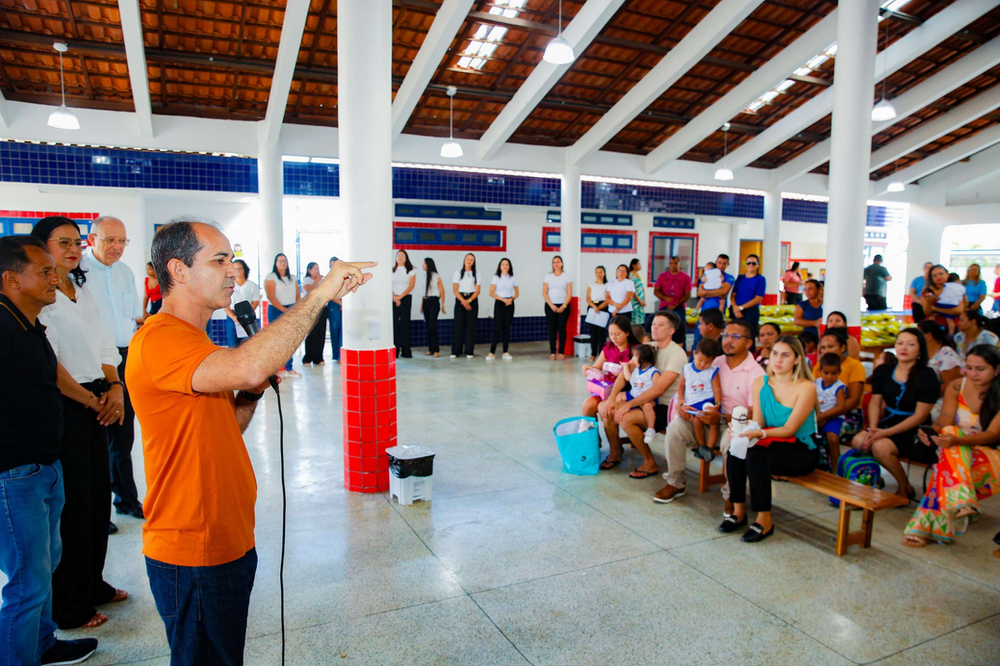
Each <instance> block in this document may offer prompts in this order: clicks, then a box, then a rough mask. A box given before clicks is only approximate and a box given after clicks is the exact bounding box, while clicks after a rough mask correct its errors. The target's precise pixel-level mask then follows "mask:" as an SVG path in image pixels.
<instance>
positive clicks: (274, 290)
mask: <svg viewBox="0 0 1000 666" xmlns="http://www.w3.org/2000/svg"><path fill="white" fill-rule="evenodd" d="M264 291H265V292H267V320H268V321H269V322H271V321H274V320H276V319H278V317H280V316H281V315H283V314H285V311H286V310H288V308H290V307H292V306H293V305H295V304H296V303H298V302H299V298H301V294H300V293H299V282H298V280H296V279H295V278H294V277H292V274H291V271H290V270H289V269H288V257H286V256H285V255H284V254H282V253H278V254H277V255H275V257H274V265H273V266H272V267H271V272H270V273H268V274H267V277H265V278H264ZM278 374H279V375H280V374H287V375H291V376H292V377H301V376H302V375H300V374H299V373H297V372H295V371H294V370H292V359H288V363H286V364H285V370H284V372H278Z"/></svg>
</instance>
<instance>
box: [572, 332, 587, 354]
mask: <svg viewBox="0 0 1000 666" xmlns="http://www.w3.org/2000/svg"><path fill="white" fill-rule="evenodd" d="M573 352H574V353H575V354H576V356H577V357H578V358H590V336H589V335H588V334H586V333H581V334H580V335H576V336H573Z"/></svg>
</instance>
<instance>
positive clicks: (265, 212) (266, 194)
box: [254, 141, 295, 284]
mask: <svg viewBox="0 0 1000 666" xmlns="http://www.w3.org/2000/svg"><path fill="white" fill-rule="evenodd" d="M257 191H258V193H259V196H260V255H259V259H258V261H259V262H260V265H259V266H257V267H256V268H255V271H256V272H255V273H254V274H255V275H258V276H264V275H267V273H269V272H270V271H271V264H272V262H273V261H274V255H276V254H278V253H279V252H284V253H285V254H286V255H287V254H290V255H291V256H290V258H289V260H290V261H291V260H293V259H294V258H295V256H294V255H295V253H294V252H287V251H285V248H284V239H283V238H282V235H283V221H282V212H281V202H282V197H283V196H284V193H285V178H284V172H283V166H282V163H281V142H280V141H279V142H277V143H275V144H269V143H268V142H266V141H260V142H259V144H258V147H257ZM261 284H264V283H263V282H261Z"/></svg>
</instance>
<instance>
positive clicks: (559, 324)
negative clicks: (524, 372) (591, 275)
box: [542, 255, 573, 361]
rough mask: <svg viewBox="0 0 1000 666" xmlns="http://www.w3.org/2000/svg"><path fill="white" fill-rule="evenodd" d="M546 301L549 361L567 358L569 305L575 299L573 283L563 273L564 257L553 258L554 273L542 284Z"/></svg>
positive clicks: (547, 276) (546, 277)
mask: <svg viewBox="0 0 1000 666" xmlns="http://www.w3.org/2000/svg"><path fill="white" fill-rule="evenodd" d="M542 298H544V299H545V319H546V320H547V321H548V323H549V360H550V361H554V360H556V359H557V358H558V359H559V360H560V361H561V360H563V359H564V358H566V357H565V356H564V355H563V349H565V348H566V323H567V322H568V321H569V304H570V301H572V299H573V283H572V282H571V281H570V279H569V276H568V275H566V273H565V272H564V271H563V260H562V257H560V256H559V255H556V256H554V257H552V272H551V273H549V274H548V275H546V276H545V281H544V282H543V283H542Z"/></svg>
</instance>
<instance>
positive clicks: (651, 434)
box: [642, 428, 656, 444]
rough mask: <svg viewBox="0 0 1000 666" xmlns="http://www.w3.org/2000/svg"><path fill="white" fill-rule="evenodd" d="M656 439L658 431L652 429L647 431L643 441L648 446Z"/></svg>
mask: <svg viewBox="0 0 1000 666" xmlns="http://www.w3.org/2000/svg"><path fill="white" fill-rule="evenodd" d="M654 438H656V431H655V430H653V429H652V428H647V429H646V434H645V435H644V436H643V438H642V441H643V442H645V443H646V444H652V443H653V439H654Z"/></svg>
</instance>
